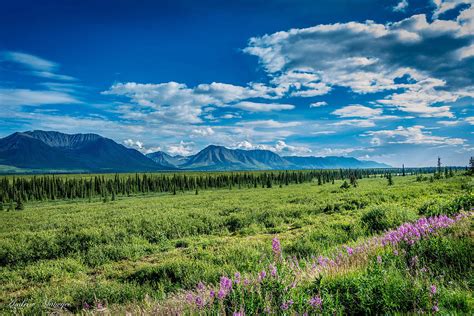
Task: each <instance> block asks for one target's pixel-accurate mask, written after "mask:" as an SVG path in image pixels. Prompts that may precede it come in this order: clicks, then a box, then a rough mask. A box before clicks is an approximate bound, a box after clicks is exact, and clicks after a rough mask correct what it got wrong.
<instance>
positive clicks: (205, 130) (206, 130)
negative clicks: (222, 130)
mask: <svg viewBox="0 0 474 316" xmlns="http://www.w3.org/2000/svg"><path fill="white" fill-rule="evenodd" d="M214 133H215V132H214V130H213V129H212V128H211V127H209V126H208V127H200V128H195V129H193V130H192V131H191V136H195V137H196V136H200V137H205V136H211V135H214Z"/></svg>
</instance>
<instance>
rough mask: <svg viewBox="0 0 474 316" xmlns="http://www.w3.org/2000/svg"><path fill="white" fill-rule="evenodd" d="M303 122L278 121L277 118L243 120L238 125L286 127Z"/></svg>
mask: <svg viewBox="0 0 474 316" xmlns="http://www.w3.org/2000/svg"><path fill="white" fill-rule="evenodd" d="M301 124H302V123H301V122H278V121H275V120H256V121H242V122H238V123H237V125H241V126H246V127H254V128H285V127H295V126H300V125H301Z"/></svg>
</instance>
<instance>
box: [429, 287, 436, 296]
mask: <svg viewBox="0 0 474 316" xmlns="http://www.w3.org/2000/svg"><path fill="white" fill-rule="evenodd" d="M430 293H431V295H435V294H436V285H434V284H432V285H431V286H430Z"/></svg>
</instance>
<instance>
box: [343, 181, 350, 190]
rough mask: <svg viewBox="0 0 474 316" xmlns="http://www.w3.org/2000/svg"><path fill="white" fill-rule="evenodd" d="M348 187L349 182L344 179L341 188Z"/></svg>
mask: <svg viewBox="0 0 474 316" xmlns="http://www.w3.org/2000/svg"><path fill="white" fill-rule="evenodd" d="M350 187H351V186H350V185H349V183H347V181H346V180H344V182H343V183H342V185H341V189H345V190H347V189H349V188H350Z"/></svg>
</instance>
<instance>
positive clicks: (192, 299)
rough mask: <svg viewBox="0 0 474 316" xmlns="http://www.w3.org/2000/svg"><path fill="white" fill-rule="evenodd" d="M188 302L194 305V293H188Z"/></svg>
mask: <svg viewBox="0 0 474 316" xmlns="http://www.w3.org/2000/svg"><path fill="white" fill-rule="evenodd" d="M186 300H187V301H188V303H192V302H193V301H194V296H193V294H192V293H187V294H186Z"/></svg>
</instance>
